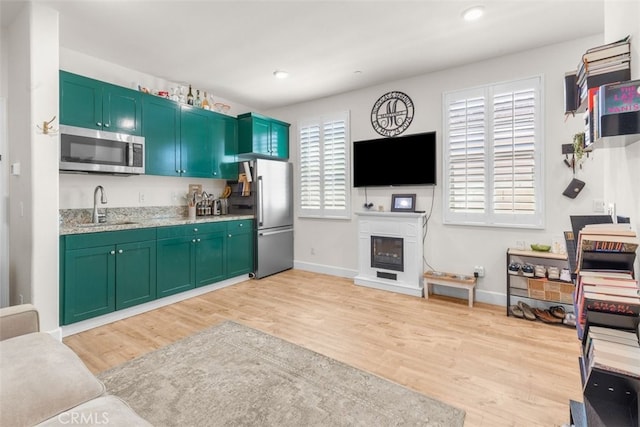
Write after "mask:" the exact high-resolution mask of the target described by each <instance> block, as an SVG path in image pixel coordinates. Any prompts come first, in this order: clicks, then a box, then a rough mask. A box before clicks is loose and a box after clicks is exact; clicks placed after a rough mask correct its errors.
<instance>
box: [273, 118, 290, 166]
mask: <svg viewBox="0 0 640 427" xmlns="http://www.w3.org/2000/svg"><path fill="white" fill-rule="evenodd" d="M271 154H272V155H273V156H275V157H278V158H280V159H288V158H289V125H288V124H285V123H281V122H275V121H273V122H271Z"/></svg>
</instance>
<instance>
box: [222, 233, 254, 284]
mask: <svg viewBox="0 0 640 427" xmlns="http://www.w3.org/2000/svg"><path fill="white" fill-rule="evenodd" d="M227 227H228V228H227V230H228V234H227V250H226V254H227V277H235V276H239V275H241V274H248V273H251V272H252V271H253V221H251V220H242V221H229V222H228V223H227Z"/></svg>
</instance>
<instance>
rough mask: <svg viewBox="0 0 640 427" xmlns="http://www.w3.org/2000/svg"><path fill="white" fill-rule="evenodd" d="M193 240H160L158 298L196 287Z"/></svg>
mask: <svg viewBox="0 0 640 427" xmlns="http://www.w3.org/2000/svg"><path fill="white" fill-rule="evenodd" d="M172 228H173V227H172ZM193 240H194V239H193V238H192V237H190V236H189V237H184V236H182V237H172V238H167V239H160V240H158V243H157V259H158V267H157V271H158V276H157V277H158V280H157V291H158V293H157V296H158V298H161V297H165V296H168V295H173V294H177V293H179V292H183V291H186V290H188V289H193V288H194V287H195V271H196V265H195V256H194V252H195V242H194V241H193Z"/></svg>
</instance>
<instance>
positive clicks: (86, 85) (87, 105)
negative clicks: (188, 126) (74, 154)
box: [60, 71, 142, 135]
mask: <svg viewBox="0 0 640 427" xmlns="http://www.w3.org/2000/svg"><path fill="white" fill-rule="evenodd" d="M141 99H142V98H141V93H140V92H138V91H136V90H132V89H128V88H125V87H122V86H116V85H112V84H109V83H105V82H101V81H99V80H94V79H91V78H88V77H84V76H80V75H77V74H73V73H69V72H66V71H60V123H62V124H65V125H71V126H79V127H83V128H88V129H99V130H107V131H109V132H119V133H126V134H130V135H141V134H142V102H141Z"/></svg>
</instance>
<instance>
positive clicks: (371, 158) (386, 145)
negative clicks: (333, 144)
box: [352, 131, 436, 187]
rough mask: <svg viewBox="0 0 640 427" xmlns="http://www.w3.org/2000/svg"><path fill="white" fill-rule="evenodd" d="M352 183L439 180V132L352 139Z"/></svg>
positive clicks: (431, 182)
mask: <svg viewBox="0 0 640 427" xmlns="http://www.w3.org/2000/svg"><path fill="white" fill-rule="evenodd" d="M352 158H353V169H352V175H353V186H354V187H381V186H401V185H435V184H436V133H435V131H434V132H424V133H417V134H413V135H403V136H396V137H393V138H377V139H368V140H362V141H354V142H353V153H352Z"/></svg>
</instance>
